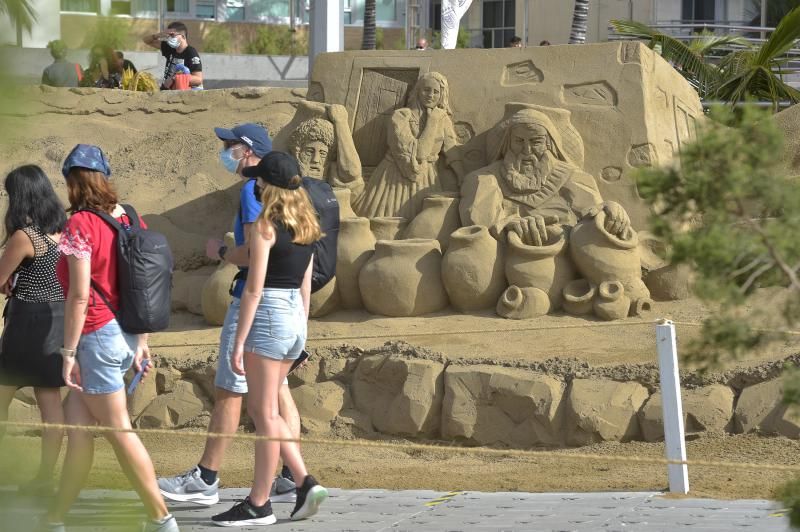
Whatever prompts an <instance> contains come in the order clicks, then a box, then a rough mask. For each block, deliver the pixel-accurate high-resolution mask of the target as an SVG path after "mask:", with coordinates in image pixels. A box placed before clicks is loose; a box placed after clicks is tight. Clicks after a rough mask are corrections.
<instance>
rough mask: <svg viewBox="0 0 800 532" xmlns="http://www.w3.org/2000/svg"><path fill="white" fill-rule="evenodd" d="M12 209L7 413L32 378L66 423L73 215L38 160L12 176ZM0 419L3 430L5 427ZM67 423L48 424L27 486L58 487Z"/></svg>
mask: <svg viewBox="0 0 800 532" xmlns="http://www.w3.org/2000/svg"><path fill="white" fill-rule="evenodd" d="M5 189H6V193H7V194H8V200H9V201H8V211H7V212H6V216H5V230H6V235H7V236H6V241H5V242H3V245H4V246H5V250H4V251H3V255H2V257H0V291H2V292H3V293H4V294H5V295H6V297H8V300H7V303H6V309H5V312H4V314H3V315H4V316H5V325H4V328H3V336H2V339H0V345H2V348H0V420H3V421H5V420H7V419H8V407H9V405H10V404H11V400H12V399H13V398H14V394H15V393H16V391H17V390H18V389H19V388H22V387H24V386H33V393H34V395H35V396H36V403H37V404H38V405H39V410H40V411H41V415H42V422H43V423H56V424H60V423H64V412H63V409H62V408H61V390H60V388H61V387H62V386H64V379H63V378H62V377H61V354H60V352H59V348H60V347H61V341H62V340H63V339H64V291H63V290H62V289H61V285H60V284H59V282H58V279H57V278H56V263H57V262H58V258H59V255H60V253H59V251H58V239H59V238H60V237H61V232H62V231H63V230H64V225H65V224H66V222H67V215H66V213H65V212H64V207H63V206H62V205H61V202H60V201H59V200H58V197H57V196H56V193H55V191H54V190H53V186H52V185H51V184H50V179H48V177H47V176H46V175H45V173H44V171H42V169H41V168H39V167H38V166H33V165H26V166H20V167H19V168H16V169H14V170H12V171H11V173H9V174H8V176H6V181H5ZM5 428H6V427H5V426H4V425H0V437H2V436H3V433H5ZM63 436H64V433H63V431H62V430H61V429H53V428H49V429H45V430H43V431H42V459H41V462H40V463H39V473H38V474H37V475H36V477H35V478H34V480H33V481H31V482H30V483H28V484H25V485H23V486H20V492H21V493H24V494H28V495H34V496H37V497H47V496H51V495H52V494H53V489H54V484H53V471H54V470H55V467H56V461H57V460H58V455H59V452H60V451H61V440H62V438H63Z"/></svg>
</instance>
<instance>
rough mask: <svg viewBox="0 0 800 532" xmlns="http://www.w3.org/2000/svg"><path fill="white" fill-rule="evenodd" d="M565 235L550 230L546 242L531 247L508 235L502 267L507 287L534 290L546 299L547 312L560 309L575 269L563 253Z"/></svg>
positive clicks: (514, 236)
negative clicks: (539, 291) (548, 302)
mask: <svg viewBox="0 0 800 532" xmlns="http://www.w3.org/2000/svg"><path fill="white" fill-rule="evenodd" d="M568 234H569V233H568V232H567V231H566V230H564V229H563V228H562V227H561V226H550V227H548V228H547V235H548V239H547V242H545V244H544V245H542V246H533V245H529V244H525V243H524V242H522V239H521V238H520V237H519V235H518V234H517V233H514V232H508V247H507V251H506V267H505V271H506V279H507V280H508V284H509V285H515V286H518V287H520V288H527V287H535V288H538V289H539V290H542V291H543V292H545V293H546V294H547V295H548V297H549V298H550V309H551V310H558V309H560V308H561V305H562V302H563V290H564V287H565V286H567V284H568V283H569V282H570V281H572V280H573V279H575V268H574V267H573V266H572V262H571V261H570V258H569V253H568V251H567V249H568V245H567V243H568V239H567V235H568Z"/></svg>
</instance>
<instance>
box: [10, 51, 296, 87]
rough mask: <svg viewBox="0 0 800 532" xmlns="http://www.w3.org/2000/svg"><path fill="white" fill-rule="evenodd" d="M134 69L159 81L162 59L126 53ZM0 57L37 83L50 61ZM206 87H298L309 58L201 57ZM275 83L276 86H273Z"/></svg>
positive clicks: (22, 54)
mask: <svg viewBox="0 0 800 532" xmlns="http://www.w3.org/2000/svg"><path fill="white" fill-rule="evenodd" d="M87 56H88V50H70V52H69V54H68V59H69V60H70V61H73V62H75V63H80V64H81V65H82V66H84V67H85V66H86V65H87V62H88V61H87ZM125 57H126V58H127V59H130V60H131V61H133V64H134V65H136V68H138V69H139V70H146V71H148V72H150V73H151V74H153V75H154V76H156V78H159V77H160V76H161V74H162V71H163V68H164V59H163V58H162V57H161V56H160V54H159V53H158V52H155V51H153V52H139V51H128V52H125ZM0 58H2V60H5V61H7V63H8V64H9V65H11V69H12V70H11V72H12V75H13V76H14V77H16V78H19V79H21V80H23V81H26V82H33V83H38V82H39V80H40V79H41V77H42V70H43V69H44V68H45V67H46V66H47V65H49V64H50V63H51V62H52V58H51V57H50V52H49V51H48V50H47V49H42V48H3V49H0ZM203 72H204V77H205V79H206V80H208V83H206V88H220V87H230V86H240V85H266V84H269V85H280V84H288V85H293V86H294V85H301V86H305V84H306V79H307V78H308V58H307V57H305V56H298V57H289V56H260V55H227V54H203ZM276 82H278V83H276Z"/></svg>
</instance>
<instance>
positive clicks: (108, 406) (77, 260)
mask: <svg viewBox="0 0 800 532" xmlns="http://www.w3.org/2000/svg"><path fill="white" fill-rule="evenodd" d="M61 172H62V174H63V175H64V179H65V180H66V184H67V195H68V198H69V204H70V209H69V210H70V212H71V213H72V216H71V217H70V218H69V220H68V221H67V224H66V226H65V227H64V231H63V233H62V235H61V240H60V242H59V246H58V249H59V250H60V251H61V258H60V259H59V261H58V265H57V266H56V274H57V276H58V280H59V282H60V283H61V285H62V286H63V287H64V293H65V295H66V297H67V302H66V305H65V310H64V337H63V338H64V343H63V347H62V348H61V357H62V364H63V369H62V372H61V374H62V376H63V378H64V382H65V383H66V384H67V386H69V387H70V393H69V395H68V396H67V399H66V401H65V403H64V413H65V414H66V418H67V423H69V424H75V425H95V424H99V425H101V426H104V427H112V428H115V429H120V430H121V432H105V433H103V436H105V438H106V439H107V440H108V441H109V443H110V444H111V446H112V447H113V449H114V454H115V455H116V457H117V460H118V462H119V464H120V467H121V469H122V471H123V472H124V473H125V476H126V477H127V478H128V481H129V482H130V483H131V485H132V486H133V488H134V490H136V492H137V494H138V495H139V497H140V499H141V501H142V503H143V504H144V507H145V511H146V512H147V516H148V520H147V521H146V522H145V524H144V526H143V527H142V528H141V529H140V530H142V531H143V532H178V524H177V523H176V522H175V518H174V517H172V515H171V514H170V513H169V512H168V511H167V506H166V504H164V498H163V497H162V496H161V494H160V493H159V491H158V484H157V482H156V473H155V470H154V469H153V462H152V460H151V459H150V455H149V454H148V453H147V449H146V448H145V447H144V445H143V444H142V442H141V440H140V439H139V436H137V435H136V434H134V433H132V432H127V431H129V430H130V429H131V418H130V416H129V415H128V409H127V398H126V396H125V382H124V381H123V376H124V375H125V373H127V372H128V370H129V369H130V368H131V366H133V367H134V368H135V370H136V371H137V372H138V371H142V363H143V360H145V359H149V358H150V348H149V347H148V346H147V335H146V334H138V335H136V334H129V333H127V332H125V331H123V330H122V328H121V327H120V324H119V322H117V319H116V315H115V310H114V309H119V308H120V306H119V305H120V299H121V298H120V292H119V277H118V258H117V251H118V247H119V244H118V238H119V236H118V234H117V230H116V229H115V228H114V227H112V226H111V225H110V224H109V223H108V222H106V221H105V220H104V219H103V218H101V217H100V216H98V215H97V214H96V213H97V212H104V213H107V214H108V215H110V216H112V217H113V218H115V219H116V220H117V221H118V222H119V223H121V224H123V225H128V226H130V225H131V219H130V218H129V217H128V214H127V213H126V211H125V209H124V208H123V207H122V206H121V205H120V204H119V202H118V199H117V193H116V191H115V190H114V188H113V186H112V185H111V183H109V178H110V177H111V168H110V167H109V165H108V160H107V159H106V156H105V154H104V153H103V151H102V150H101V149H100V148H98V147H97V146H92V145H88V144H78V145H77V146H75V148H73V150H72V151H71V152H70V153H69V155H68V156H67V158H66V160H65V161H64V165H63V166H62V169H61ZM92 211H94V212H92ZM141 226H142V227H143V228H144V227H145V224H144V223H141ZM147 368H149V365H146V366H145V369H144V373H146V370H147ZM93 459H94V434H92V433H91V432H87V431H83V430H70V431H68V444H67V454H66V456H65V458H64V468H63V470H62V472H61V483H60V485H59V490H58V494H57V495H56V498H55V501H54V503H53V506H52V507H51V508H50V510H49V512H48V513H47V514H46V516H45V519H46V527H47V528H48V529H49V530H51V531H58V532H63V531H64V530H65V529H64V524H63V521H64V517H65V516H66V514H67V512H69V509H70V507H71V506H72V504H73V503H74V502H75V500H76V499H77V498H78V495H79V494H80V491H81V488H82V487H83V485H84V484H85V483H86V479H87V478H88V477H89V472H90V471H91V468H92V461H93ZM43 524H45V523H43Z"/></svg>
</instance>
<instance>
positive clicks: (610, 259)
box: [570, 209, 650, 303]
mask: <svg viewBox="0 0 800 532" xmlns="http://www.w3.org/2000/svg"><path fill="white" fill-rule="evenodd" d="M605 224H606V212H605V210H603V209H597V210H596V212H594V213H589V214H587V215H586V216H585V217H584V218H583V220H581V221H580V222H579V223H578V224H577V225H576V226H575V227H574V228H573V229H572V234H571V236H570V253H571V255H572V259H573V260H574V261H575V265H576V266H577V268H578V271H579V272H580V273H581V274H582V275H583V276H584V277H585V278H586V279H588V280H589V282H591V283H592V284H594V285H599V284H601V283H603V282H605V281H619V282H620V283H622V286H623V287H624V288H625V294H626V295H627V296H628V297H629V298H630V299H631V301H633V302H634V303H635V302H636V301H638V300H639V299H649V298H650V291H649V290H648V289H647V286H645V284H644V282H643V281H642V266H641V259H640V254H639V253H640V251H639V238H638V236H637V233H636V231H634V230H633V228H632V227H628V230H627V231H626V232H625V234H624V235H622V236H621V237H620V236H616V235H614V234H611V233H610V232H608V230H607V229H606V225H605Z"/></svg>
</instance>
